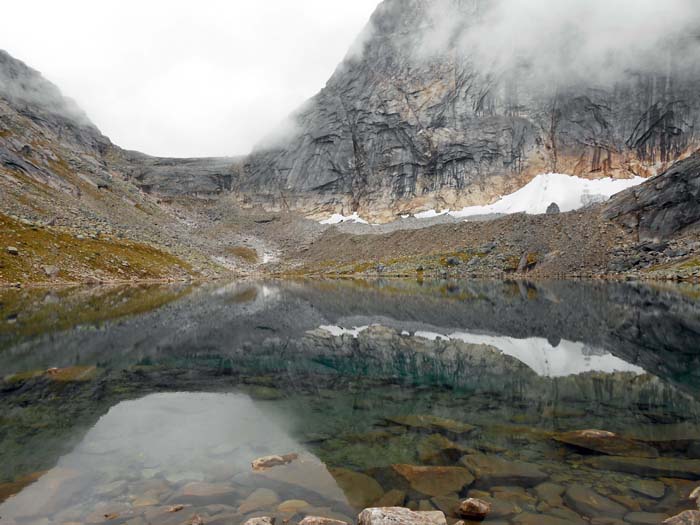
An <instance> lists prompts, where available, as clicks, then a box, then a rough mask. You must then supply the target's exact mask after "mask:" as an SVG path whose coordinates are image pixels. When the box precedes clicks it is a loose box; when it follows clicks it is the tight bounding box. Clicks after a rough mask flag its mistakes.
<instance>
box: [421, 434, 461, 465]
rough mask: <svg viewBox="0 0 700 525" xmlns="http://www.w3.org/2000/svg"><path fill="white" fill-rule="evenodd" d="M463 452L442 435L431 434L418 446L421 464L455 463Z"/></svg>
mask: <svg viewBox="0 0 700 525" xmlns="http://www.w3.org/2000/svg"><path fill="white" fill-rule="evenodd" d="M464 452H465V451H464V449H463V448H462V447H461V446H459V445H458V444H457V443H455V442H453V441H451V440H449V439H448V438H446V437H445V436H443V435H442V434H431V435H430V436H428V437H426V438H425V439H423V440H422V441H421V442H420V443H419V444H418V459H419V460H420V461H421V463H432V464H440V463H455V462H456V461H457V460H458V459H459V458H460V457H462V455H463V454H464Z"/></svg>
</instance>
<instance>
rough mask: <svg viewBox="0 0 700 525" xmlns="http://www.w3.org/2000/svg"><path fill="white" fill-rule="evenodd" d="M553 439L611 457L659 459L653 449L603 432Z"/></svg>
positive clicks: (566, 435) (567, 434) (590, 431)
mask: <svg viewBox="0 0 700 525" xmlns="http://www.w3.org/2000/svg"><path fill="white" fill-rule="evenodd" d="M554 439H555V440H556V441H559V442H560V443H565V444H567V445H572V446H574V447H578V448H582V449H585V450H589V451H592V452H599V453H601V454H608V455H611V456H630V457H637V458H657V457H659V452H658V451H657V450H656V449H655V448H654V447H651V446H649V445H647V444H645V443H641V442H639V441H635V440H632V439H627V438H623V437H621V436H618V435H617V434H614V433H613V432H607V431H605V430H574V431H573V432H564V433H562V434H556V435H555V436H554Z"/></svg>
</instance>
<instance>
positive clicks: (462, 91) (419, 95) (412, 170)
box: [236, 0, 700, 219]
mask: <svg viewBox="0 0 700 525" xmlns="http://www.w3.org/2000/svg"><path fill="white" fill-rule="evenodd" d="M451 4H454V5H456V6H458V9H460V10H461V13H462V15H463V18H464V19H465V20H471V19H474V18H476V17H477V15H478V9H479V6H480V5H482V4H484V2H465V1H461V2H459V1H456V2H451ZM431 24H433V25H434V24H435V22H434V20H432V19H431V15H430V2H424V1H422V0H406V1H403V0H385V1H384V2H383V3H382V4H381V5H380V6H379V8H378V9H377V11H376V12H375V14H374V15H373V17H372V19H371V21H370V24H369V27H368V28H367V30H366V36H367V40H366V41H365V43H364V47H363V50H362V54H361V56H358V54H357V53H354V54H353V53H351V54H349V55H348V57H347V58H346V59H345V61H344V62H343V63H342V64H341V65H340V66H339V67H338V69H337V70H336V72H335V73H334V75H333V76H332V77H331V79H330V80H329V81H328V83H327V85H326V87H325V88H324V89H323V90H322V91H321V92H320V93H319V94H318V95H316V96H315V97H314V98H313V99H311V100H310V101H309V102H308V103H307V104H306V105H305V106H304V107H303V108H301V109H300V110H299V111H298V113H297V114H296V115H294V117H293V124H294V126H293V128H294V132H293V133H290V134H289V136H288V137H286V138H284V139H281V140H280V139H278V140H277V142H276V143H275V144H274V145H271V144H266V145H263V146H261V147H260V148H259V149H258V150H257V151H256V152H254V153H253V154H252V155H251V156H250V157H249V158H248V159H247V161H246V163H245V166H244V169H243V173H242V177H241V181H240V183H239V184H238V185H236V189H237V191H238V192H239V193H240V195H241V196H242V197H243V198H244V199H245V200H246V201H247V202H250V203H263V204H265V205H267V206H269V207H272V208H285V207H289V208H300V209H303V210H304V211H307V212H316V213H319V214H320V213H328V212H330V211H342V212H343V213H345V214H348V213H351V212H353V211H360V213H361V214H365V215H367V216H374V217H375V218H379V219H381V218H385V219H389V218H391V217H393V216H395V215H396V214H398V213H405V212H408V211H414V210H420V209H426V208H440V207H443V208H444V207H451V208H453V209H454V208H457V207H461V206H464V205H468V204H483V203H485V202H486V201H489V200H490V199H493V198H495V197H496V196H497V195H499V194H502V193H507V192H510V191H513V190H515V189H517V188H518V187H520V186H522V185H523V184H524V183H525V182H527V181H528V180H529V179H530V178H531V177H532V176H533V175H535V174H537V173H542V172H545V171H560V172H565V173H571V174H575V175H582V176H588V177H599V176H609V175H622V176H629V175H631V174H642V175H652V174H655V173H656V167H657V166H661V167H662V168H663V167H666V166H668V165H669V164H670V163H671V162H673V161H675V160H677V159H678V158H680V157H682V156H683V155H684V154H685V152H686V151H687V150H688V148H689V147H690V146H692V145H696V144H697V143H698V135H697V126H696V122H697V121H698V116H699V115H700V95H699V93H700V91H699V90H698V89H697V86H698V78H700V75H698V71H694V70H693V71H691V70H690V69H692V66H691V68H690V69H689V68H686V67H683V68H682V69H681V68H677V69H675V68H674V66H673V65H672V66H670V67H669V68H666V70H665V71H664V72H663V73H659V74H657V73H651V72H643V73H642V72H639V73H635V72H630V73H629V74H626V75H625V76H623V77H621V78H619V79H616V80H615V81H614V82H611V83H610V84H609V85H602V86H601V85H594V84H593V83H590V85H582V84H580V83H578V82H577V83H576V84H571V85H566V84H562V83H561V82H557V83H550V84H549V85H548V84H547V83H543V82H541V79H535V78H534V76H535V72H534V71H532V70H530V69H528V68H527V66H521V67H516V68H515V69H514V70H507V71H500V72H498V73H497V74H494V73H493V72H490V71H484V70H483V69H482V68H480V67H477V66H475V65H474V61H473V60H472V58H473V57H471V56H469V55H468V51H467V52H465V51H464V49H459V48H457V47H454V48H449V49H447V50H445V51H444V52H442V51H441V52H440V53H439V54H436V55H434V56H430V57H429V58H425V59H420V58H416V57H420V56H421V52H422V49H423V47H424V44H425V43H424V42H423V40H422V38H421V37H422V35H424V34H425V32H426V31H428V30H430V29H431ZM467 29H468V28H465V27H457V28H456V29H453V31H454V34H453V35H450V34H448V35H446V37H445V39H446V40H447V41H450V38H452V37H453V38H452V40H458V39H459V37H460V35H461V32H464V31H466V30H467ZM695 69H697V68H695ZM554 84H556V85H554ZM662 86H664V87H662Z"/></svg>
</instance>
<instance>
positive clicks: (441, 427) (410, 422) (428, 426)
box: [386, 415, 476, 436]
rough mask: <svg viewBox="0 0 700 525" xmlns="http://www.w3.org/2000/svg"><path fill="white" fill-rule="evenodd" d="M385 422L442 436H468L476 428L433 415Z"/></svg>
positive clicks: (406, 417)
mask: <svg viewBox="0 0 700 525" xmlns="http://www.w3.org/2000/svg"><path fill="white" fill-rule="evenodd" d="M386 420H387V421H388V422H390V423H393V424H395V425H401V426H404V427H408V428H410V429H412V430H424V431H432V432H440V433H442V434H447V435H455V436H461V435H464V434H469V433H471V432H473V431H474V429H475V428H476V427H475V426H474V425H470V424H468V423H462V422H461V421H455V420H454V419H447V418H444V417H439V416H433V415H409V416H396V417H388V418H386Z"/></svg>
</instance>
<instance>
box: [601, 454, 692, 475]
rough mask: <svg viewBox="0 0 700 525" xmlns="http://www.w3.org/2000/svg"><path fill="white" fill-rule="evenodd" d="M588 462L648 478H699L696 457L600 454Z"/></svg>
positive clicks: (603, 468)
mask: <svg viewBox="0 0 700 525" xmlns="http://www.w3.org/2000/svg"><path fill="white" fill-rule="evenodd" d="M588 463H589V464H590V465H592V466H593V467H594V468H597V469H601V470H616V471H618V472H626V473H628V474H636V475H638V476H647V477H650V478H661V477H668V478H683V479H700V460H698V459H680V458H668V457H664V458H628V457H622V456H601V457H597V458H593V459H590V460H588Z"/></svg>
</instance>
